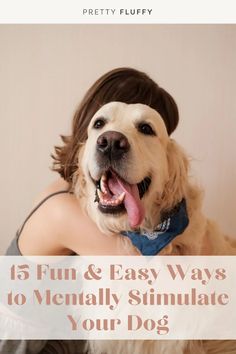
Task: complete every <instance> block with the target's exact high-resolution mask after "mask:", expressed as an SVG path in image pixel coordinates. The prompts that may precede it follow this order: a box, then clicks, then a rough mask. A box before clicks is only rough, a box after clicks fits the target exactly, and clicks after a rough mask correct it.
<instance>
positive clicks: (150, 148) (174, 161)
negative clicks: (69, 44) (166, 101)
mask: <svg viewBox="0 0 236 354" xmlns="http://www.w3.org/2000/svg"><path fill="white" fill-rule="evenodd" d="M78 154H79V156H78V158H79V162H80V163H79V166H80V168H79V171H78V173H76V174H75V176H74V189H75V193H76V195H77V197H78V198H79V200H80V203H81V204H82V206H83V208H84V209H85V210H86V212H87V213H88V215H89V216H90V217H91V218H92V219H93V220H94V221H95V223H96V224H97V226H98V227H99V228H100V229H101V230H102V231H103V232H104V233H112V234H113V233H114V234H117V233H121V232H122V231H127V230H133V231H137V230H138V232H140V233H141V234H144V235H145V234H147V235H148V233H152V232H153V230H155V229H156V228H157V226H158V225H160V224H161V223H162V220H163V218H164V216H166V215H167V216H168V215H169V217H170V215H173V213H174V214H175V213H178V211H176V210H178V208H179V206H180V205H182V206H183V201H184V203H185V204H184V206H185V207H186V215H187V218H188V222H187V223H185V224H184V225H183V228H182V230H180V231H179V234H177V235H176V237H173V239H172V240H171V241H170V242H168V244H166V245H165V247H163V248H162V249H161V250H160V252H159V253H158V254H162V255H233V254H236V241H235V240H231V239H230V238H228V237H227V236H226V235H224V234H223V233H222V232H221V231H220V229H219V228H218V226H217V224H216V223H214V222H213V221H211V220H209V219H207V218H206V217H205V216H204V215H203V213H202V210H201V209H202V191H201V189H200V188H199V187H198V186H196V185H194V184H193V183H192V182H191V181H190V179H189V177H188V168H189V163H188V158H187V157H186V154H185V153H184V151H183V150H182V148H181V147H180V146H179V145H178V144H177V143H176V142H175V141H174V140H173V139H171V138H170V137H169V136H168V134H167V131H166V127H165V124H164V122H163V120H162V118H161V116H160V115H159V114H158V113H157V111H155V110H153V109H152V108H150V107H149V106H146V105H143V104H126V103H122V102H111V103H108V104H106V105H104V106H102V107H101V108H100V109H99V110H98V111H97V112H96V113H95V115H94V116H93V118H92V120H91V122H90V125H89V127H88V139H87V141H86V143H85V144H83V145H82V146H81V148H80V150H79V153H78ZM114 237H115V235H114ZM140 237H143V236H142V235H140ZM124 240H126V241H127V247H130V242H129V240H128V238H127V237H125V236H124ZM89 351H90V352H91V353H94V354H95V353H96V354H110V353H115V354H129V353H132V354H151V353H155V354H210V353H211V354H213V353H214V354H217V353H218V354H230V353H231V354H232V353H236V342H235V341H91V342H89Z"/></svg>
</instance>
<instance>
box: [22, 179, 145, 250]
mask: <svg viewBox="0 0 236 354" xmlns="http://www.w3.org/2000/svg"><path fill="white" fill-rule="evenodd" d="M66 187H68V186H66V182H64V181H62V180H61V181H59V183H58V182H57V183H56V184H53V185H52V186H51V187H50V188H48V189H47V190H46V191H45V192H44V193H43V194H42V195H41V197H40V198H39V200H41V199H42V198H44V197H45V196H46V195H48V194H50V193H53V192H55V191H56V190H57V191H58V190H63V189H64V190H65V189H66ZM19 248H20V251H21V253H22V254H25V255H64V254H71V253H76V254H80V255H138V254H139V252H138V250H137V249H136V248H135V247H133V246H132V244H131V242H130V240H129V239H128V238H127V237H125V236H122V235H112V236H111V235H105V234H103V233H102V232H101V231H99V229H98V228H97V226H96V225H95V223H94V222H93V221H92V220H91V219H90V218H89V217H88V216H87V215H85V214H84V213H83V211H82V210H81V208H80V205H79V202H78V200H77V199H76V198H75V196H74V195H72V194H69V193H65V194H58V195H55V196H53V197H51V198H50V199H48V200H47V201H46V202H45V203H44V204H42V205H41V206H40V207H39V209H38V210H37V211H36V212H35V213H34V214H33V215H32V216H31V217H30V219H29V220H28V221H27V223H26V225H25V227H24V229H23V231H22V233H21V235H20V238H19Z"/></svg>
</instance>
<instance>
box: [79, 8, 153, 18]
mask: <svg viewBox="0 0 236 354" xmlns="http://www.w3.org/2000/svg"><path fill="white" fill-rule="evenodd" d="M82 13H83V16H114V15H116V16H117V15H119V16H150V15H151V14H152V9H85V8H84V9H83V12H82Z"/></svg>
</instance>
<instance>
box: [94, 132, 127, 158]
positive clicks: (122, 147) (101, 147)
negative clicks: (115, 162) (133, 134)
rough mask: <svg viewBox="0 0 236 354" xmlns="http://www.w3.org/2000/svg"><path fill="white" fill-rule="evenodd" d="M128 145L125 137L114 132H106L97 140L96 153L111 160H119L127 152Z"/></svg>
mask: <svg viewBox="0 0 236 354" xmlns="http://www.w3.org/2000/svg"><path fill="white" fill-rule="evenodd" d="M129 148H130V145H129V142H128V139H127V138H126V136H125V135H124V134H122V133H119V132H116V131H108V132H105V133H103V134H101V135H100V136H99V137H98V139H97V151H98V152H100V153H102V154H103V155H109V156H110V157H111V158H115V159H117V158H121V157H122V156H123V154H125V153H126V152H128V151H129Z"/></svg>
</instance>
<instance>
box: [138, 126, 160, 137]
mask: <svg viewBox="0 0 236 354" xmlns="http://www.w3.org/2000/svg"><path fill="white" fill-rule="evenodd" d="M138 131H139V132H140V133H142V134H145V135H156V134H155V132H154V130H153V129H152V127H151V126H150V125H149V124H147V123H140V124H139V125H138Z"/></svg>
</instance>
